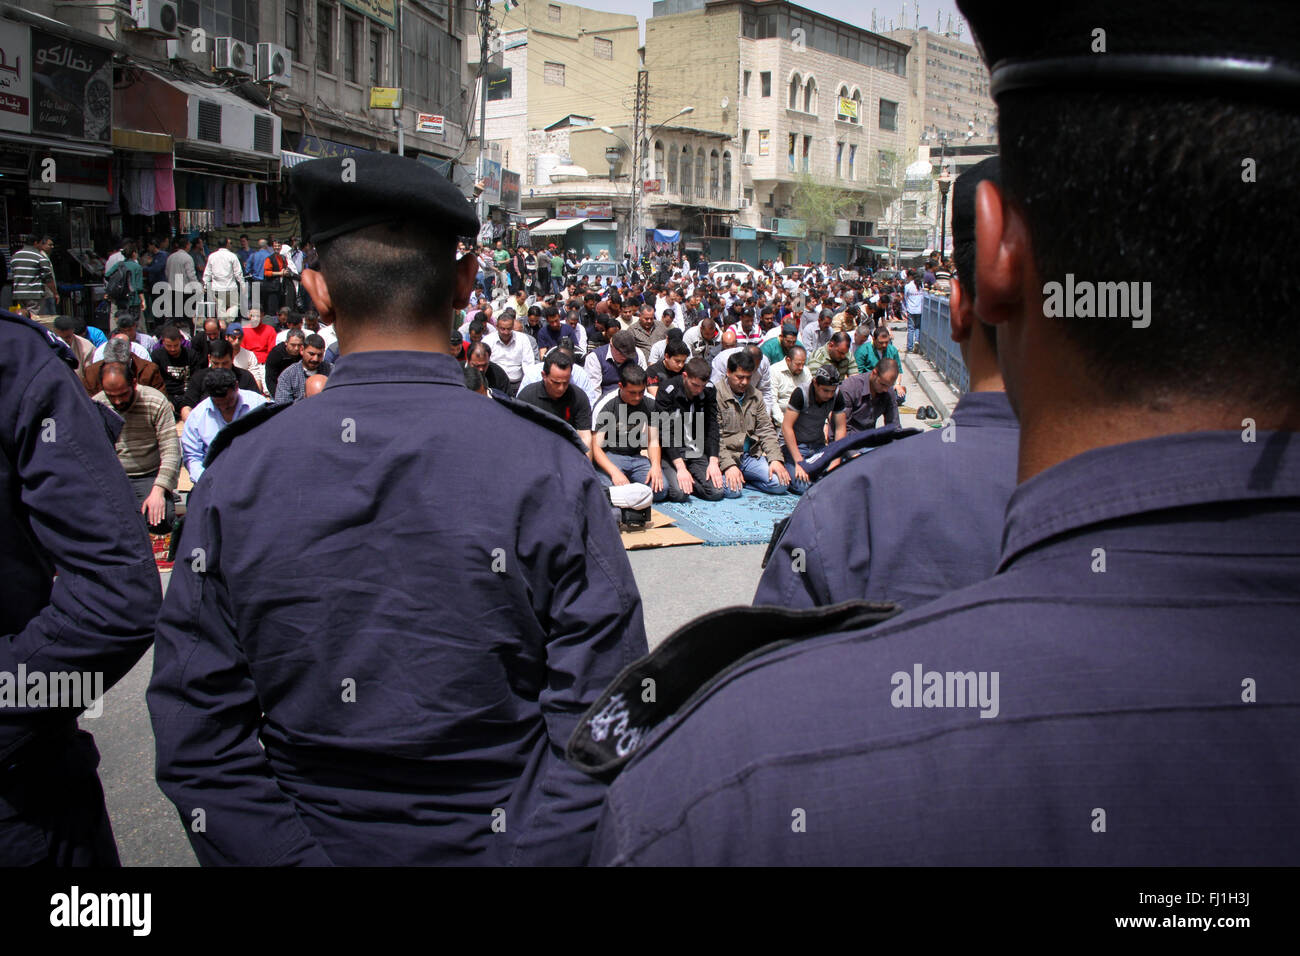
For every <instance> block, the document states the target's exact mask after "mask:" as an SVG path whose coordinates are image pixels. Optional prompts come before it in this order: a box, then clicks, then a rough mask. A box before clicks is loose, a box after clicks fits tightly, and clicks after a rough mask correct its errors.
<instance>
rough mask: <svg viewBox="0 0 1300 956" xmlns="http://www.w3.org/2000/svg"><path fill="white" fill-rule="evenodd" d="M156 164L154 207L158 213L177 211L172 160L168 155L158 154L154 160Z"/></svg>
mask: <svg viewBox="0 0 1300 956" xmlns="http://www.w3.org/2000/svg"><path fill="white" fill-rule="evenodd" d="M153 164H154V192H155V202H154V206H155V208H156V209H157V210H158V212H175V211H176V181H175V180H174V179H173V178H172V158H171V156H170V155H168V154H166V153H158V154H156V155H155V156H154V158H153Z"/></svg>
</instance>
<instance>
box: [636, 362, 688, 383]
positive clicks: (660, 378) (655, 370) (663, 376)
mask: <svg viewBox="0 0 1300 956" xmlns="http://www.w3.org/2000/svg"><path fill="white" fill-rule="evenodd" d="M681 374H682V373H681V372H674V371H673V370H672V369H670V368H668V367H667V366H666V365H664V363H663V359H660V360H659V361H658V362H655V363H654V365H651V366H650V367H649V368H648V369H646V370H645V383H646V387H647V388H649V387H651V386H653V387H655V388H658V387H659V386H660V385H662V384H663V383H664V382H666V381H668V380H669V379H670V378H674V377H676V376H678V375H681Z"/></svg>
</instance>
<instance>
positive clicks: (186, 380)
mask: <svg viewBox="0 0 1300 956" xmlns="http://www.w3.org/2000/svg"><path fill="white" fill-rule="evenodd" d="M149 357H150V358H151V359H152V360H153V363H154V364H155V365H157V366H158V371H159V372H161V373H162V377H163V385H164V386H165V387H166V389H167V397H168V398H170V399H171V400H172V401H173V402H179V401H180V400H181V398H182V397H183V396H184V395H185V389H186V387H188V385H189V384H190V378H191V377H192V376H193V375H194V373H195V372H197V371H198V370H199V369H200V368H201V367H202V366H201V365H200V362H201V359H200V358H199V357H198V355H196V354H195V353H194V350H193V349H191V348H187V347H185V346H184V345H182V346H181V351H180V354H179V355H177V356H175V357H172V356H171V355H169V354H168V353H167V350H166V349H165V348H163V346H162V345H159V346H158V347H157V348H156V349H154V350H153V351H152V352H150V353H149Z"/></svg>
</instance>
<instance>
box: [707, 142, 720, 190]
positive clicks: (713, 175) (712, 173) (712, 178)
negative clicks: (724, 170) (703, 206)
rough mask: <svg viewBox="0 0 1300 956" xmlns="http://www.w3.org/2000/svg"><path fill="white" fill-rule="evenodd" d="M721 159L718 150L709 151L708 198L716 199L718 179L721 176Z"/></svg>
mask: <svg viewBox="0 0 1300 956" xmlns="http://www.w3.org/2000/svg"><path fill="white" fill-rule="evenodd" d="M720 166H721V159H720V157H719V156H718V151H717V150H716V149H715V150H712V151H711V152H710V153H709V198H710V199H714V200H716V199H717V198H718V181H719V179H720V177H721V169H720Z"/></svg>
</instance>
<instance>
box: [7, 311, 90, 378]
mask: <svg viewBox="0 0 1300 956" xmlns="http://www.w3.org/2000/svg"><path fill="white" fill-rule="evenodd" d="M0 319H4V320H5V321H7V322H12V323H14V325H25V326H26V327H27V328H29V329H31V330H32V331H33V332H35V333H36V334H37V335H39V336H40V337H41V339H42V340H43V341H44V342H45V344H46V345H48V346H49V347H50V348H52V349H53V350H54V351H55V353H56V354H57V355H58V356H59V358H60V359H62V360H63V362H64V364H66V365H68V366H70V367H71V368H74V369H75V368H76V367H77V359H76V357H75V356H73V354H72V350H71V349H69V348H68V346H67V345H66V344H65V343H64V341H63V339H61V338H59V337H58V336H57V335H55V334H54V333H53V332H51V331H50V330H49V329H47V328H46V327H45V326H43V325H41V323H39V322H33V321H32V320H31V319H29V318H27V316H25V315H18V314H17V313H16V312H6V311H3V310H0Z"/></svg>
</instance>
